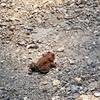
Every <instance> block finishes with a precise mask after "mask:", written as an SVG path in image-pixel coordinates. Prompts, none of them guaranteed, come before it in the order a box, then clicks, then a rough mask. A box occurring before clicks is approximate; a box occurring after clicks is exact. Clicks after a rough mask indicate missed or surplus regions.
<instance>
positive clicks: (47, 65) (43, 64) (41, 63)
mask: <svg viewBox="0 0 100 100" xmlns="http://www.w3.org/2000/svg"><path fill="white" fill-rule="evenodd" d="M54 60H55V55H54V53H52V52H46V53H45V54H42V57H41V58H39V60H38V61H37V63H34V62H32V63H31V64H30V65H29V66H28V67H29V73H28V74H32V72H33V71H38V72H40V73H44V74H45V73H48V72H49V70H50V69H51V68H55V67H56V64H55V63H54Z"/></svg>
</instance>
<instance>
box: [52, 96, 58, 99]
mask: <svg viewBox="0 0 100 100" xmlns="http://www.w3.org/2000/svg"><path fill="white" fill-rule="evenodd" d="M52 100H60V97H59V96H54V97H52Z"/></svg>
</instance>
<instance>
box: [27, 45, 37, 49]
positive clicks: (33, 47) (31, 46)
mask: <svg viewBox="0 0 100 100" xmlns="http://www.w3.org/2000/svg"><path fill="white" fill-rule="evenodd" d="M27 48H28V49H38V48H39V46H38V45H36V44H29V45H28V46H27Z"/></svg>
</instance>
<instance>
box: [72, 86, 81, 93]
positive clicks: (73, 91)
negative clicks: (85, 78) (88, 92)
mask: <svg viewBox="0 0 100 100" xmlns="http://www.w3.org/2000/svg"><path fill="white" fill-rule="evenodd" d="M82 89H83V87H81V86H77V85H71V87H70V90H71V92H72V93H77V92H79V91H80V90H82Z"/></svg>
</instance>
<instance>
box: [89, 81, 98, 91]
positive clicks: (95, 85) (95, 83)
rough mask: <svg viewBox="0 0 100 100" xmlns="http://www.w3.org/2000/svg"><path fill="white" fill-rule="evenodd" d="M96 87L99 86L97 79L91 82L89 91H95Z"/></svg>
mask: <svg viewBox="0 0 100 100" xmlns="http://www.w3.org/2000/svg"><path fill="white" fill-rule="evenodd" d="M96 87H98V84H97V82H96V81H95V82H92V83H90V84H89V86H88V90H89V91H93V90H94V89H95V88H96Z"/></svg>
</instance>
